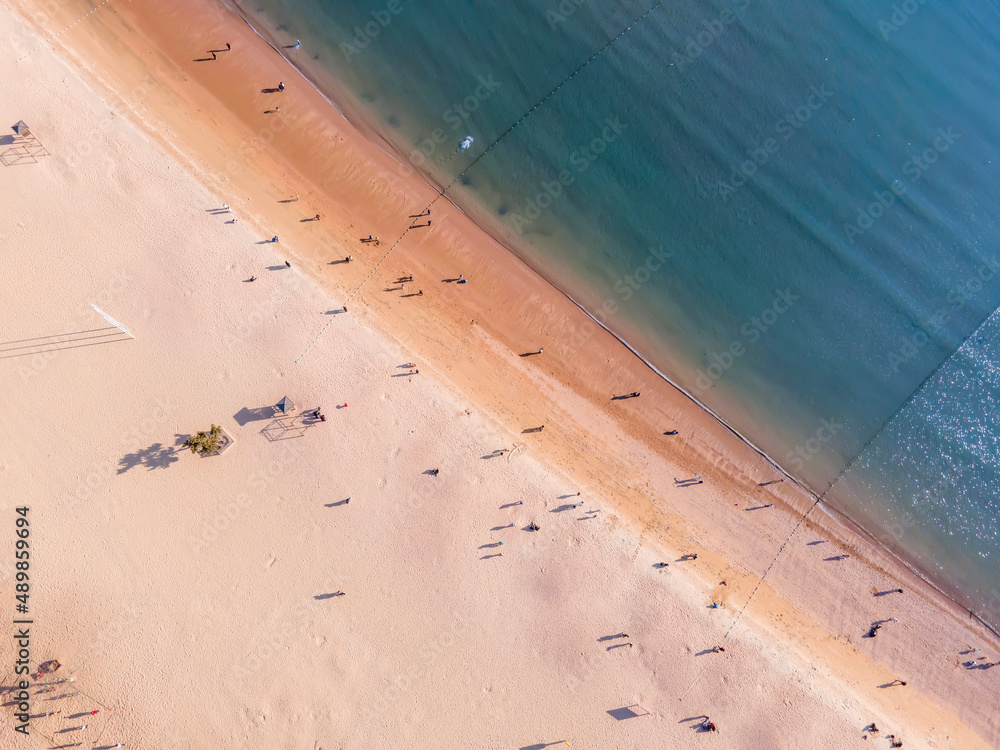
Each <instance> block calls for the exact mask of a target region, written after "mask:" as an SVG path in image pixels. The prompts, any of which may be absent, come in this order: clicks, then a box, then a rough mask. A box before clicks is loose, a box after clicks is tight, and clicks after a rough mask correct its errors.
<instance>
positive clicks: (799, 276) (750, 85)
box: [241, 0, 1000, 625]
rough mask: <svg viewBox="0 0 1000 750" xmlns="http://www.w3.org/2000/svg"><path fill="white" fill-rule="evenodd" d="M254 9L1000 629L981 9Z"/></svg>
mask: <svg viewBox="0 0 1000 750" xmlns="http://www.w3.org/2000/svg"><path fill="white" fill-rule="evenodd" d="M251 2H255V4H251V3H248V2H242V1H241V9H242V11H243V12H244V13H245V14H246V15H247V16H248V17H249V18H250V19H251V20H252V22H253V23H254V25H255V26H256V27H257V28H258V29H259V30H260V31H261V33H263V34H264V35H265V36H267V37H269V38H270V39H272V40H273V42H274V43H275V45H276V46H278V47H280V48H283V49H282V52H283V53H284V54H286V56H287V57H288V58H289V59H290V60H292V61H293V62H294V63H295V64H296V65H299V66H300V67H302V68H303V69H304V70H307V71H308V72H309V74H310V75H311V77H313V79H314V80H315V81H316V82H317V83H318V84H319V85H320V86H321V87H323V86H324V85H326V84H328V83H330V82H332V81H336V85H337V88H338V89H339V93H338V94H337V95H336V97H335V98H337V99H338V102H339V103H340V104H342V106H343V107H344V108H345V110H346V111H347V112H348V113H349V115H350V116H351V117H352V118H354V119H358V120H360V121H362V123H363V124H364V125H365V126H367V127H368V128H370V129H372V130H374V131H376V132H378V133H379V134H380V135H381V136H383V137H384V138H385V139H386V140H387V141H388V142H389V143H390V144H391V145H392V146H393V147H394V148H395V149H396V150H397V151H398V152H399V153H400V154H401V158H404V159H409V160H410V161H411V162H412V163H413V164H414V165H416V166H417V167H419V168H420V169H422V170H423V171H424V172H425V173H426V174H427V175H428V176H429V178H430V179H432V180H433V181H435V182H436V183H438V184H439V185H447V184H450V183H452V182H453V181H454V180H455V178H456V177H458V176H461V177H460V179H459V180H458V182H457V184H456V185H455V187H454V188H452V189H451V190H449V192H448V195H449V197H450V198H451V199H452V200H453V201H455V202H456V203H458V204H459V205H460V206H461V207H462V208H463V210H465V211H466V212H467V213H468V214H470V215H471V216H472V217H473V218H474V219H475V220H476V221H477V222H478V223H479V224H481V225H482V226H483V227H484V228H485V229H487V230H488V231H489V232H491V233H493V234H494V235H495V236H497V237H498V238H500V239H501V240H503V241H504V242H506V243H507V244H508V245H509V246H510V247H511V248H512V249H514V250H515V251H516V252H517V253H518V254H519V255H521V256H522V257H523V258H524V259H525V260H526V261H527V262H529V263H530V264H531V265H532V266H534V267H535V268H536V269H537V270H539V272H541V273H543V274H544V275H545V276H546V277H547V278H549V279H550V280H552V281H553V282H554V283H556V285H557V286H559V287H560V288H562V289H563V290H564V291H566V292H567V293H569V294H570V295H571V296H573V298H574V299H576V300H577V301H579V302H580V303H581V304H582V305H583V306H584V307H586V308H587V309H588V310H589V311H590V312H591V313H592V314H593V315H594V316H595V317H596V318H598V319H599V320H601V321H602V322H603V323H604V324H606V325H607V326H608V327H609V328H611V329H612V330H614V331H615V332H616V333H618V334H619V335H620V336H621V337H622V338H624V339H625V340H627V341H628V342H629V343H630V344H631V345H633V346H634V347H635V348H636V349H637V350H638V351H639V352H641V354H642V355H643V356H644V357H645V358H646V359H648V360H649V361H650V362H651V363H653V364H654V365H655V366H656V367H657V368H658V369H660V370H661V371H662V372H664V373H666V374H667V375H668V376H669V377H670V378H671V379H672V380H674V381H675V382H677V383H679V384H680V385H682V386H683V387H684V388H685V389H686V390H688V391H689V392H690V393H691V394H693V395H694V396H695V397H697V398H698V399H699V400H700V401H702V402H703V403H705V404H706V405H707V406H709V407H710V408H712V409H713V410H714V411H715V412H717V413H718V414H720V415H721V416H722V417H723V418H724V419H725V420H726V421H727V422H728V423H729V424H731V425H732V426H733V427H734V428H735V429H736V430H738V431H739V432H740V433H741V434H743V435H745V436H747V438H748V439H750V440H751V441H753V442H754V443H755V444H756V445H757V446H759V447H761V448H762V449H763V450H764V451H766V452H767V453H768V455H770V456H771V457H772V458H773V459H774V460H775V461H776V462H777V463H778V464H780V465H781V466H782V467H783V468H784V469H785V470H787V471H788V472H789V473H790V474H792V475H793V476H795V477H796V478H797V479H798V480H800V481H801V482H802V483H803V484H804V485H806V486H807V487H809V488H810V489H812V490H813V491H815V492H817V493H824V492H826V493H827V494H826V496H825V498H824V499H825V500H826V501H827V502H828V503H829V504H830V505H832V506H833V507H835V508H838V509H840V510H842V511H844V512H846V513H847V514H848V515H849V516H851V517H852V518H854V519H856V520H857V521H859V522H860V523H861V524H862V525H863V526H864V527H865V528H866V529H867V530H869V531H870V532H871V533H872V534H873V535H874V536H876V537H877V538H879V539H880V540H881V541H883V542H884V543H885V544H887V545H888V546H889V547H890V548H892V549H893V550H895V551H897V552H900V553H901V554H902V555H903V556H904V557H905V558H906V559H907V560H909V561H910V562H913V563H916V564H918V565H919V566H920V567H921V569H923V570H925V571H927V572H928V573H930V574H932V575H933V577H934V579H935V580H936V582H937V583H938V584H939V585H941V586H943V587H945V588H946V589H947V590H948V591H949V593H951V594H952V595H953V596H955V597H956V598H957V599H958V600H960V601H962V602H964V603H966V604H967V605H968V606H969V607H970V608H973V609H975V610H976V612H977V614H980V615H981V616H982V617H983V618H984V619H986V620H987V621H989V622H992V623H993V624H994V625H997V624H1000V591H998V589H1000V583H998V582H997V572H998V567H1000V533H998V531H1000V522H998V511H1000V490H998V486H1000V485H998V481H997V480H998V478H1000V476H998V475H1000V450H998V449H1000V419H998V417H997V415H996V403H997V401H998V398H1000V373H998V371H997V370H998V365H997V362H998V359H997V358H998V356H1000V338H998V337H1000V319H998V318H1000V315H994V313H995V311H996V310H997V308H998V306H1000V247H998V241H1000V226H998V222H1000V219H998V208H997V207H998V206H1000V181H998V177H1000V174H998V169H997V167H998V166H1000V138H998V136H997V130H996V122H997V116H998V114H1000V80H998V73H997V71H1000V10H998V8H997V6H996V5H995V4H992V3H980V2H971V0H970V1H968V2H943V1H935V0H925V1H924V2H921V0H906V1H904V2H896V3H889V2H861V1H860V0H830V2H826V3H802V2H800V1H799V0H773V1H772V2H768V3H764V2H761V1H760V0H703V1H702V2H698V3H691V2H683V3H678V2H669V3H668V2H662V3H657V2H656V0H623V1H622V2H615V3H610V2H599V1H598V0H564V1H563V2H561V3H560V2H551V1H546V0H508V1H507V2H504V3H490V2H484V1H481V0H451V1H447V2H435V3H419V2H416V0H354V1H353V2H350V3H345V2H329V0H251ZM650 10H651V12H649V13H648V15H646V16H645V17H644V18H643V19H642V20H641V21H640V22H638V23H637V24H635V25H634V26H632V28H631V29H629V31H628V32H626V33H625V34H624V35H622V36H621V37H620V38H618V39H617V41H615V43H614V44H613V45H612V46H610V47H609V48H607V49H606V50H605V51H604V52H603V53H602V54H601V55H600V56H599V57H597V58H596V59H594V60H593V61H592V62H591V63H590V64H589V65H587V66H586V67H584V68H583V69H582V70H581V71H580V72H579V74H578V75H576V76H574V77H572V78H571V79H570V80H569V81H568V82H566V83H565V84H564V85H562V86H561V87H560V88H559V89H558V90H557V91H556V92H555V93H554V94H553V95H552V96H551V97H550V98H548V99H546V100H545V102H544V103H543V104H542V105H541V106H539V107H538V108H537V109H534V110H533V111H532V112H531V115H530V116H529V117H528V118H526V119H524V120H523V121H522V122H521V123H520V124H519V125H518V126H517V127H516V128H514V129H513V130H511V131H510V132H509V133H508V134H507V135H505V136H504V137H503V138H502V139H501V140H500V141H499V143H497V144H496V145H495V146H493V147H492V148H490V149H489V152H488V153H486V155H485V156H484V157H483V158H481V159H479V160H478V161H475V163H474V166H472V167H471V169H469V165H470V164H473V161H474V160H475V159H477V157H479V156H480V155H482V154H483V153H484V151H486V150H487V148H488V147H490V146H491V144H493V143H494V142H495V141H496V140H497V138H499V137H500V136H501V135H503V134H504V133H505V132H506V131H507V130H508V128H510V126H511V125H512V124H513V123H515V122H517V121H518V120H519V119H520V118H521V117H522V116H523V115H524V114H525V112H527V111H529V110H531V108H532V107H533V106H534V105H535V104H536V103H537V102H539V100H541V99H542V98H543V97H545V96H546V94H548V93H549V92H550V91H551V90H552V89H553V88H554V87H555V86H557V85H558V84H559V83H560V82H562V81H563V80H564V79H566V77H567V76H568V75H570V74H571V73H572V72H573V71H574V70H576V69H577V68H579V67H580V66H581V64H583V63H584V62H585V61H587V60H588V58H590V57H591V56H592V55H593V54H594V52H595V51H597V50H600V49H601V48H602V47H603V46H604V45H606V44H607V42H608V41H609V40H611V39H613V38H615V37H616V36H618V35H619V34H620V33H621V31H622V30H623V29H625V28H627V27H629V26H630V24H632V22H633V20H634V19H636V18H638V17H640V16H642V15H643V14H644V13H646V11H650ZM296 39H299V40H301V43H302V44H301V47H300V48H299V49H285V48H284V47H285V46H286V45H290V44H292V43H294V41H295V40H296ZM466 136H472V137H473V138H474V141H473V144H472V146H471V147H470V148H469V149H468V150H467V151H461V150H460V149H459V147H458V146H459V143H460V142H461V141H462V139H463V138H465V137H466ZM994 162H996V164H995V163H994Z"/></svg>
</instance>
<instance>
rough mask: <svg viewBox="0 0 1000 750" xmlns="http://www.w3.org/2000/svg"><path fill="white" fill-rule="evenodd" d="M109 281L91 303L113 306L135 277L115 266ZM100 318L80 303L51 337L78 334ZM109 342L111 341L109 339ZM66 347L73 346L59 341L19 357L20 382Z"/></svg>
mask: <svg viewBox="0 0 1000 750" xmlns="http://www.w3.org/2000/svg"><path fill="white" fill-rule="evenodd" d="M109 276H110V281H109V282H108V284H107V286H105V287H104V289H102V290H101V291H100V292H98V294H97V295H96V296H95V297H94V298H93V304H95V305H97V306H98V307H102V308H108V307H110V308H113V307H114V305H113V302H114V300H115V299H116V298H117V297H118V296H119V295H121V294H122V293H123V292H124V291H125V290H126V289H127V288H128V286H129V284H130V283H131V282H132V281H133V280H134V278H135V277H133V276H130V275H129V274H127V273H126V272H125V271H123V270H121V269H120V268H116V269H114V270H113V271H111V272H110V274H109ZM99 319H100V316H99V315H98V314H97V312H95V311H94V308H93V307H91V306H90V305H89V304H81V305H80V308H79V310H78V311H77V314H76V315H74V316H73V318H72V320H70V322H69V323H67V324H66V325H65V326H63V332H62V333H61V334H56V335H55V336H54V337H52V338H59V337H62V338H65V337H69V336H73V335H76V334H79V333H81V332H83V333H86V332H88V330H87V327H88V326H91V327H92V326H94V325H95V324H96V321H97V320H99ZM62 343H68V344H71V345H72V344H75V342H71V341H65V342H62ZM109 343H112V342H110V341H109ZM68 348H73V347H72V346H70V347H67V348H66V349H63V348H59V343H58V342H57V343H55V344H54V345H53V348H51V349H50V350H48V351H40V352H38V353H37V354H31V355H25V357H24V358H22V359H19V360H18V363H17V373H18V375H20V377H21V381H22V382H27V381H29V380H31V379H33V378H35V377H37V376H38V375H40V374H42V373H43V372H45V370H46V369H47V368H48V366H49V365H50V364H52V362H53V360H55V359H56V358H57V357H58V356H59V355H60V353H61V352H63V351H66V350H67V349H68Z"/></svg>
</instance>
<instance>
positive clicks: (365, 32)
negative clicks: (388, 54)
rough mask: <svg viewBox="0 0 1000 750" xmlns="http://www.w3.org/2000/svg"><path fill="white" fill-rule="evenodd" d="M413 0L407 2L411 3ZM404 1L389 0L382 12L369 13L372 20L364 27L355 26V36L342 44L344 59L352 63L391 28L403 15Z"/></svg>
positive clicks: (341, 49)
mask: <svg viewBox="0 0 1000 750" xmlns="http://www.w3.org/2000/svg"><path fill="white" fill-rule="evenodd" d="M410 1H411V0H406V2H410ZM403 10H404V8H403V0H389V2H388V3H387V4H386V6H385V7H384V8H382V9H381V10H373V11H370V12H369V15H370V16H371V18H372V20H370V21H368V22H366V23H365V24H364V26H355V27H354V29H353V31H354V36H352V37H351V41H349V42H341V43H340V51H341V52H342V53H343V54H344V59H345V60H347V61H348V62H351V58H352V57H355V56H357V55H360V54H361V53H362V52H364V51H365V50H366V49H367V48H368V45H369V44H371V43H372V42H373V41H374V40H375V39H377V38H378V37H379V36H380V35H381V34H382V32H383V31H385V30H386V29H387V28H389V25H390V24H391V23H392V22H393V19H394V18H395V17H396V16H398V15H399V14H400V13H402V12H403Z"/></svg>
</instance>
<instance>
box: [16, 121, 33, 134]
mask: <svg viewBox="0 0 1000 750" xmlns="http://www.w3.org/2000/svg"><path fill="white" fill-rule="evenodd" d="M14 132H15V133H17V134H18V135H19V136H22V137H23V136H26V135H30V134H31V130H29V129H28V126H27V125H26V124H25V123H24V120H18V121H17V125H15V126H14Z"/></svg>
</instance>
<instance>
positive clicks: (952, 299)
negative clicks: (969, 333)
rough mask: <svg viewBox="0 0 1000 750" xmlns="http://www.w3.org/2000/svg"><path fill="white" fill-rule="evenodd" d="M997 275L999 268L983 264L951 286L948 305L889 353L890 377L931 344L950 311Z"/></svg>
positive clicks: (999, 272)
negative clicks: (891, 373) (970, 274)
mask: <svg viewBox="0 0 1000 750" xmlns="http://www.w3.org/2000/svg"><path fill="white" fill-rule="evenodd" d="M997 274H1000V264H997V263H996V262H994V261H992V260H985V261H983V264H982V265H981V266H980V267H979V268H978V269H977V271H976V272H975V273H974V274H972V276H970V277H968V278H967V279H965V280H964V281H962V282H960V283H958V284H955V285H954V286H952V287H951V288H950V289H949V290H948V293H947V294H946V295H945V301H946V302H947V303H948V304H947V305H944V306H942V307H939V308H938V309H937V310H936V311H935V312H934V314H933V315H931V317H930V318H928V319H927V320H925V321H924V322H923V323H922V324H920V327H919V328H918V329H917V330H916V331H914V332H913V333H911V334H910V335H909V336H905V337H904V338H902V339H901V340H900V343H899V347H898V348H897V349H894V350H893V351H891V352H890V353H889V366H890V368H891V369H892V371H893V373H898V372H899V370H900V368H901V367H902V366H903V365H905V364H906V363H907V362H910V361H911V360H913V359H915V358H916V357H917V355H918V354H920V352H921V351H922V350H923V349H924V348H925V347H927V346H928V345H929V344H930V343H931V337H932V336H936V335H938V334H940V333H941V331H942V330H943V329H944V327H945V325H947V324H948V322H949V321H950V320H951V317H952V316H951V311H952V310H955V309H959V310H960V309H962V308H963V307H965V306H966V305H967V304H968V303H969V301H970V300H972V299H974V298H975V297H976V296H977V295H978V294H979V293H980V292H982V290H983V289H985V288H986V284H987V282H989V281H991V280H992V279H994V278H995V277H996V276H997Z"/></svg>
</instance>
